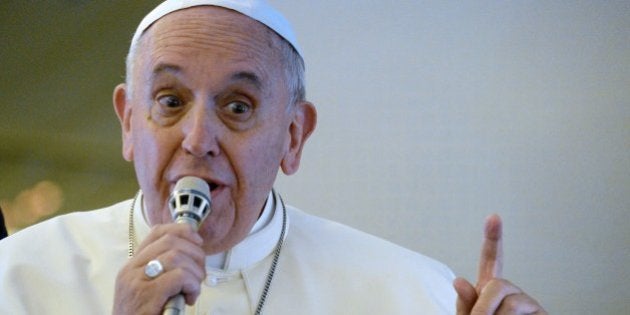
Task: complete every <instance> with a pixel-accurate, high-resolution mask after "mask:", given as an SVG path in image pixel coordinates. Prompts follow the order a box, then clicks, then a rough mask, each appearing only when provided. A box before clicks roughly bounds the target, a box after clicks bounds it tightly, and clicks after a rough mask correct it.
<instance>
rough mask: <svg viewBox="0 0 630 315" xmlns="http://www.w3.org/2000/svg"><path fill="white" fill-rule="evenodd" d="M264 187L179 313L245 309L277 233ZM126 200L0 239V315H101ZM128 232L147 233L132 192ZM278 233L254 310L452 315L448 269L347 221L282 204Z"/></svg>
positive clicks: (123, 231)
mask: <svg viewBox="0 0 630 315" xmlns="http://www.w3.org/2000/svg"><path fill="white" fill-rule="evenodd" d="M279 201H280V200H279V199H278V197H277V196H276V195H273V194H271V195H270V198H269V200H268V202H267V204H268V205H272V206H268V207H267V209H266V210H265V211H270V213H268V214H267V216H266V218H267V219H266V222H264V224H263V225H262V226H260V224H257V226H255V227H254V230H253V231H252V233H250V235H249V236H248V237H247V238H246V239H245V240H243V241H242V242H241V243H239V244H237V245H236V246H235V247H234V248H233V249H231V250H230V251H228V252H227V253H224V254H223V255H221V256H220V257H219V260H218V261H220V262H221V263H220V266H216V262H217V257H208V258H207V259H206V271H207V274H208V276H207V278H206V280H205V281H204V282H203V284H202V291H201V295H200V296H199V298H198V299H197V302H196V304H195V305H194V306H192V307H190V306H188V307H187V309H186V314H253V313H254V310H255V309H256V306H257V305H258V302H259V299H260V295H261V292H262V291H263V287H264V283H265V280H266V278H267V275H268V272H269V268H270V266H271V261H272V259H273V256H274V249H275V247H276V244H277V242H278V239H279V237H280V233H281V231H282V220H283V210H282V209H283V204H282V202H279ZM131 204H132V201H131V200H127V201H124V202H121V203H118V204H116V205H113V206H110V207H107V208H103V209H100V210H94V211H89V212H76V213H71V214H67V215H62V216H59V217H55V218H53V219H50V220H47V221H45V222H42V223H40V224H37V225H34V226H32V227H29V228H27V229H24V230H22V231H20V232H18V233H16V234H13V235H11V236H10V237H8V238H6V239H4V240H2V241H0V314H111V312H112V303H113V296H114V283H115V279H116V275H117V273H118V270H119V269H120V268H121V267H122V266H123V265H124V264H125V263H126V261H127V259H128V257H127V256H128V247H129V210H130V208H131ZM134 209H135V212H134V226H135V230H134V234H135V235H136V238H137V239H136V243H140V242H141V241H142V238H144V237H145V236H146V235H147V234H148V232H149V226H148V224H147V223H146V221H145V219H144V216H143V213H142V210H141V209H142V204H141V201H140V199H139V200H137V201H136V204H135V206H134ZM286 211H287V231H286V235H285V239H284V244H283V247H282V251H281V253H280V256H279V260H278V265H277V269H276V271H275V276H274V278H273V282H272V284H271V287H270V289H269V293H268V296H267V300H266V303H265V305H264V308H263V313H266V314H274V315H275V314H279V315H282V314H292V315H293V314H454V313H455V310H454V308H455V292H454V290H453V288H452V285H451V283H452V280H453V275H452V273H451V271H450V270H449V269H448V268H447V267H445V266H444V265H442V264H441V263H439V262H436V261H434V260H432V259H430V258H427V257H425V256H422V255H420V254H417V253H414V252H411V251H409V250H407V249H404V248H401V247H399V246H397V245H394V244H392V243H389V242H387V241H385V240H382V239H379V238H376V237H374V236H371V235H368V234H365V233H362V232H359V231H357V230H354V229H352V228H349V227H347V226H344V225H341V224H338V223H335V222H331V221H327V220H324V219H321V218H318V217H315V216H311V215H308V214H306V213H304V212H302V211H300V210H297V209H295V208H293V207H289V206H287V207H286Z"/></svg>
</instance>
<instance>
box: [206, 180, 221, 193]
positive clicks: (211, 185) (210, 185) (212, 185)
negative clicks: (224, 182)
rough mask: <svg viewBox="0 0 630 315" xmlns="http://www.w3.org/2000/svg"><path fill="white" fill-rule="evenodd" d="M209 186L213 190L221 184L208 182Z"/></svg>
mask: <svg viewBox="0 0 630 315" xmlns="http://www.w3.org/2000/svg"><path fill="white" fill-rule="evenodd" d="M208 187H210V191H211V192H212V191H213V190H215V189H217V187H219V185H217V184H215V183H212V182H208Z"/></svg>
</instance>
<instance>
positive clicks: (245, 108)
mask: <svg viewBox="0 0 630 315" xmlns="http://www.w3.org/2000/svg"><path fill="white" fill-rule="evenodd" d="M227 110H228V111H229V112H230V113H232V114H236V115H243V114H247V113H248V112H249V111H250V110H251V106H250V105H248V104H246V103H243V102H231V103H229V104H227Z"/></svg>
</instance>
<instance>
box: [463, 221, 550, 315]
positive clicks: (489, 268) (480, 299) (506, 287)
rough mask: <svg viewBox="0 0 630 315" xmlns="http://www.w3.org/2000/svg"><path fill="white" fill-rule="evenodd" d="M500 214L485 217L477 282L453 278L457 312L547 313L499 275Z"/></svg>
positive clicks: (501, 254) (500, 258) (500, 252)
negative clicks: (474, 283)
mask: <svg viewBox="0 0 630 315" xmlns="http://www.w3.org/2000/svg"><path fill="white" fill-rule="evenodd" d="M501 234H502V228H501V218H500V217H499V216H498V215H493V216H490V217H489V218H488V219H487V220H486V227H485V239H484V242H483V245H482V248H481V258H480V261H479V273H478V279H477V285H476V286H474V287H473V285H472V284H471V283H470V282H468V281H467V280H465V279H462V278H457V279H455V281H454V282H453V286H454V287H455V291H457V296H458V297H457V315H468V314H474V315H481V314H515V315H520V314H537V315H542V314H547V312H546V311H545V310H544V309H543V308H542V307H541V306H540V305H539V304H538V302H536V300H534V299H533V298H531V297H530V296H529V295H527V294H526V293H525V292H523V291H522V290H521V289H519V288H518V287H517V286H515V285H514V284H512V283H511V282H509V281H507V280H505V279H502V278H501V276H502V269H503V248H502V240H501Z"/></svg>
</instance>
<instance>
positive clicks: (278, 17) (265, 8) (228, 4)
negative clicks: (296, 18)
mask: <svg viewBox="0 0 630 315" xmlns="http://www.w3.org/2000/svg"><path fill="white" fill-rule="evenodd" d="M202 5H212V6H217V7H222V8H227V9H231V10H234V11H237V12H240V13H242V14H244V15H247V16H248V17H250V18H252V19H254V20H256V21H258V22H260V23H262V24H265V25H266V26H267V27H269V28H270V29H272V30H274V31H275V32H276V33H277V34H278V35H280V36H281V37H282V38H284V39H285V40H286V41H287V42H289V44H291V46H293V48H294V49H295V51H297V53H298V54H299V55H300V57H302V58H304V57H303V55H302V51H301V50H300V46H298V44H297V39H296V38H295V34H294V33H293V29H292V28H291V25H290V24H289V21H287V20H286V19H285V18H284V16H282V14H281V13H280V12H278V11H277V10H276V9H274V8H273V7H271V6H270V5H269V4H268V3H267V2H266V1H265V0H167V1H164V2H162V3H161V4H160V5H158V6H157V7H156V8H155V9H153V11H151V12H149V14H147V16H145V17H144V19H142V22H140V25H138V29H136V32H135V33H134V34H133V38H132V39H131V45H132V46H135V45H136V44H137V42H138V40H139V39H140V36H141V35H142V34H143V33H144V31H146V30H147V28H149V26H151V25H152V24H153V23H155V21H157V20H159V19H161V18H162V17H163V16H165V15H167V14H169V13H171V12H174V11H177V10H181V9H186V8H190V7H195V6H202Z"/></svg>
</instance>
